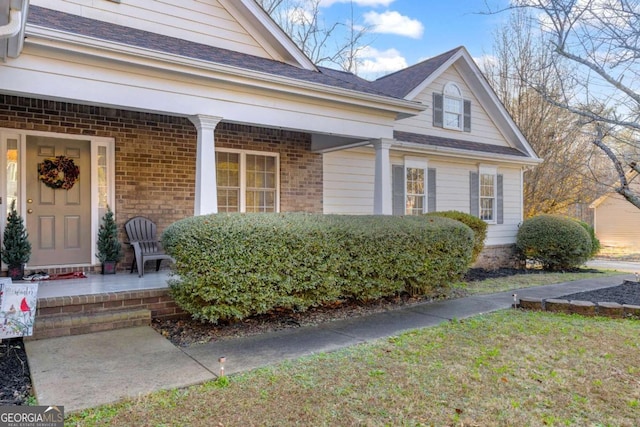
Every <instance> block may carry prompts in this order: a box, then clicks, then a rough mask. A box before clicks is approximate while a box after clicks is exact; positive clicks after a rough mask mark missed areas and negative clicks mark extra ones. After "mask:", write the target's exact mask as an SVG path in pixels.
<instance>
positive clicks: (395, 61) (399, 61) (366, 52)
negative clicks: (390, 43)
mask: <svg viewBox="0 0 640 427" xmlns="http://www.w3.org/2000/svg"><path fill="white" fill-rule="evenodd" d="M358 58H359V64H358V75H359V76H362V77H365V78H375V77H379V76H382V75H384V74H389V73H392V72H394V71H398V70H401V69H403V68H407V60H406V59H405V58H404V57H403V56H402V55H401V54H400V52H398V51H397V50H396V49H387V50H378V49H375V48H373V47H370V46H369V47H366V48H365V49H363V50H362V51H361V52H359V53H358Z"/></svg>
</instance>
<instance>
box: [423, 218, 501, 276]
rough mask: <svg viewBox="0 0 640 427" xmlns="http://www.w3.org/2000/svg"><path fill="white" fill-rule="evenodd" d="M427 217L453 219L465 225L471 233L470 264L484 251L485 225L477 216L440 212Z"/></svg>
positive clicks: (486, 226)
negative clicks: (471, 252) (471, 251)
mask: <svg viewBox="0 0 640 427" xmlns="http://www.w3.org/2000/svg"><path fill="white" fill-rule="evenodd" d="M427 216H442V217H445V218H451V219H455V220H456V221H460V222H461V223H463V224H466V225H467V226H468V227H469V228H471V231H473V236H474V237H473V254H472V255H471V264H473V263H474V262H476V260H477V259H478V255H480V252H482V249H484V241H485V239H486V238H487V228H488V227H489V226H488V225H487V223H486V222H485V221H483V220H481V219H480V218H478V217H477V216H473V215H470V214H468V213H464V212H460V211H442V212H431V213H428V214H427Z"/></svg>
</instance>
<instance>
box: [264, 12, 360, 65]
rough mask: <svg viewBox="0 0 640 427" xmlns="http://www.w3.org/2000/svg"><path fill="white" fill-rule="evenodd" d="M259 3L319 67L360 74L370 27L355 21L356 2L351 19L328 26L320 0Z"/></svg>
mask: <svg viewBox="0 0 640 427" xmlns="http://www.w3.org/2000/svg"><path fill="white" fill-rule="evenodd" d="M257 1H258V3H259V4H260V5H261V6H262V8H263V9H264V10H265V11H266V12H267V13H268V14H269V15H270V16H271V17H272V18H273V20H274V21H276V22H277V23H278V25H280V27H281V28H282V29H283V30H284V32H285V33H287V35H289V37H291V39H292V40H293V41H294V42H295V43H296V44H297V45H298V47H299V48H300V49H301V50H302V51H303V52H304V53H305V54H306V55H307V56H308V57H309V58H310V59H311V60H312V61H313V62H314V63H315V64H317V65H337V66H339V67H340V68H342V69H343V70H345V71H349V72H353V73H356V72H357V70H358V65H359V63H360V61H359V54H360V52H362V50H363V49H365V48H366V47H367V46H368V44H367V43H366V40H365V39H366V36H367V35H368V32H369V27H367V26H364V25H358V24H357V22H356V21H355V14H354V7H353V2H351V16H350V19H345V20H344V21H338V22H332V23H329V24H327V23H326V22H325V21H324V20H323V19H322V13H321V10H320V9H321V8H320V3H321V1H320V0H257Z"/></svg>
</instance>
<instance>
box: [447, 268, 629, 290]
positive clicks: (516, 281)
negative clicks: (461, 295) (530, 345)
mask: <svg viewBox="0 0 640 427" xmlns="http://www.w3.org/2000/svg"><path fill="white" fill-rule="evenodd" d="M621 274H625V273H621V272H619V271H613V270H593V269H583V270H582V271H575V272H569V273H563V272H557V273H550V272H543V271H536V270H532V271H531V272H530V273H527V274H516V275H513V276H507V277H498V278H494V279H485V280H481V281H477V282H463V283H461V284H459V286H461V287H463V288H464V289H466V291H467V292H468V293H469V294H470V295H478V294H491V293H495V292H504V291H510V290H513V289H520V288H530V287H532V286H543V285H553V284H555V283H564V282H572V281H574V280H583V279H593V278H598V277H607V276H617V275H621Z"/></svg>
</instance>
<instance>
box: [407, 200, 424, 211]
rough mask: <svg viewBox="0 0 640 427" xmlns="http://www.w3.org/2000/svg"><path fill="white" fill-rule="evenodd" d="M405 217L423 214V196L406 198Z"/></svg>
mask: <svg viewBox="0 0 640 427" xmlns="http://www.w3.org/2000/svg"><path fill="white" fill-rule="evenodd" d="M405 213H406V215H421V214H422V213H424V196H407V206H406V210H405Z"/></svg>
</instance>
